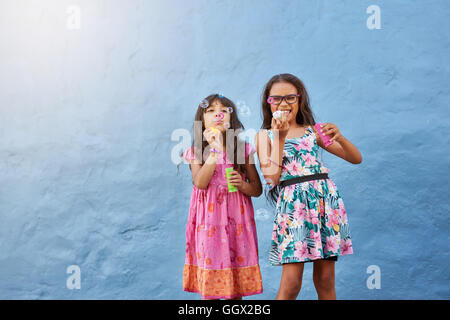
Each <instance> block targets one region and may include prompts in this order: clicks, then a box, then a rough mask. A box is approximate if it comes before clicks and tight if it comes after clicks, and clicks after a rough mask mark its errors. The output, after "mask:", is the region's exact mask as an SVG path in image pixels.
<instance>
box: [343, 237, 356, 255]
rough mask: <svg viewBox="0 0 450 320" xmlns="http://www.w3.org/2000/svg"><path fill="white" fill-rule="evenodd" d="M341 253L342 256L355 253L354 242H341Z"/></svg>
mask: <svg viewBox="0 0 450 320" xmlns="http://www.w3.org/2000/svg"><path fill="white" fill-rule="evenodd" d="M341 253H342V254H350V253H353V249H352V241H351V240H342V242H341Z"/></svg>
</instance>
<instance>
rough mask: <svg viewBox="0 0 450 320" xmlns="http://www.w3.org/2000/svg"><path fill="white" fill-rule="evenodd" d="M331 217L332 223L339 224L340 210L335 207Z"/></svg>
mask: <svg viewBox="0 0 450 320" xmlns="http://www.w3.org/2000/svg"><path fill="white" fill-rule="evenodd" d="M329 217H330V221H331V225H335V224H339V211H338V210H337V209H333V213H332V214H330V216H329Z"/></svg>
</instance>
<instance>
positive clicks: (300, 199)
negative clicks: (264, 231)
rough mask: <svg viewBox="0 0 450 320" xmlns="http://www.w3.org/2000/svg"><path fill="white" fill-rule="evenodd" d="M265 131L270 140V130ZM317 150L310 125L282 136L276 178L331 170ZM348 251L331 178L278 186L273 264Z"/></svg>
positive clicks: (348, 239) (343, 219) (346, 232)
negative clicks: (288, 136) (293, 135)
mask: <svg viewBox="0 0 450 320" xmlns="http://www.w3.org/2000/svg"><path fill="white" fill-rule="evenodd" d="M267 133H268V135H269V138H270V140H271V142H272V143H273V139H274V136H273V132H271V131H270V130H267ZM318 152H319V146H318V144H317V141H316V136H315V134H314V131H313V130H312V128H311V127H308V128H307V129H306V131H305V134H304V135H303V136H302V137H300V138H292V139H286V140H285V143H284V152H283V164H284V165H283V168H282V171H281V176H280V181H283V180H288V179H292V178H295V177H300V176H306V175H312V174H316V173H329V169H328V168H326V167H325V166H324V165H323V163H322V161H321V160H320V159H319V154H318ZM352 253H353V249H352V241H351V237H350V229H349V225H348V219H347V213H346V211H345V207H344V202H343V201H342V198H341V196H340V194H339V191H338V189H337V187H336V185H335V184H334V182H333V181H332V180H331V179H320V180H312V181H305V182H302V183H297V184H293V185H289V186H286V187H285V188H283V189H281V191H280V194H279V196H278V200H277V205H276V214H275V218H274V221H273V231H272V241H271V248H270V255H269V261H270V263H271V264H272V265H282V264H284V263H292V262H310V261H313V260H317V259H324V258H325V259H326V258H330V257H337V256H340V255H347V254H352Z"/></svg>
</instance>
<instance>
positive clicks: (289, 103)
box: [256, 74, 362, 299]
mask: <svg viewBox="0 0 450 320" xmlns="http://www.w3.org/2000/svg"><path fill="white" fill-rule="evenodd" d="M262 111H263V116H264V122H263V125H262V129H263V130H261V131H259V132H258V134H257V136H256V146H257V151H258V157H259V160H260V165H261V171H262V173H263V174H264V177H265V179H266V181H267V182H268V184H269V185H271V190H270V191H269V195H268V196H269V199H270V200H272V201H273V202H275V201H276V213H275V217H274V224H273V232H272V241H271V249H270V255H269V256H270V258H269V260H270V263H271V264H272V265H277V266H279V265H281V266H283V272H282V276H281V282H280V288H279V291H278V294H277V299H296V298H297V296H298V293H299V292H300V288H301V282H302V277H303V267H304V262H311V261H313V262H314V270H313V280H314V285H315V288H316V291H317V294H318V298H319V299H336V292H335V287H334V263H335V261H337V257H338V256H342V255H348V254H351V253H353V249H352V242H351V237H350V230H349V225H348V218H347V213H346V211H345V207H344V203H343V200H342V198H341V196H340V193H339V191H338V189H337V187H336V185H335V184H334V182H333V181H332V180H331V179H330V178H329V177H328V173H329V169H328V168H326V167H325V166H324V165H323V163H322V161H321V160H320V157H319V147H321V148H324V149H325V150H327V151H328V152H330V153H332V154H334V155H336V156H338V157H340V158H342V159H344V160H347V161H348V162H350V163H353V164H358V163H361V161H362V157H361V154H360V152H359V151H358V149H357V148H356V147H355V146H354V145H353V144H352V143H351V142H350V141H349V140H347V139H346V138H345V137H344V136H343V135H341V133H340V131H339V129H338V128H337V126H336V125H334V124H332V123H325V124H323V126H322V130H323V133H325V134H327V135H329V136H330V137H331V140H332V141H333V143H332V144H331V145H329V146H328V147H325V146H324V143H323V141H322V140H321V138H320V136H319V134H318V133H317V132H316V129H315V128H314V127H313V126H314V124H315V123H316V122H315V120H314V117H313V115H312V112H311V109H310V106H309V98H308V94H307V92H306V89H305V87H304V85H303V83H302V82H301V81H300V80H299V79H298V78H297V77H295V76H293V75H291V74H281V75H276V76H274V77H272V79H270V81H269V82H268V83H267V84H266V86H265V89H264V92H263V101H262ZM276 111H281V116H277V117H274V116H273V113H274V112H276Z"/></svg>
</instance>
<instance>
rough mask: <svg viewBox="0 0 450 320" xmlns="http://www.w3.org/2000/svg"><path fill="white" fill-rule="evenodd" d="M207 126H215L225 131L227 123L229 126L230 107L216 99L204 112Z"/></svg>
mask: <svg viewBox="0 0 450 320" xmlns="http://www.w3.org/2000/svg"><path fill="white" fill-rule="evenodd" d="M203 121H204V124H205V128H209V127H215V128H217V129H218V130H220V131H221V132H225V130H226V129H227V124H228V127H229V124H230V121H231V114H230V112H229V110H228V107H225V106H224V105H223V104H222V103H221V102H220V101H219V100H214V101H213V102H212V103H211V104H210V106H209V107H207V108H206V109H205V112H204V114H203Z"/></svg>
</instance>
